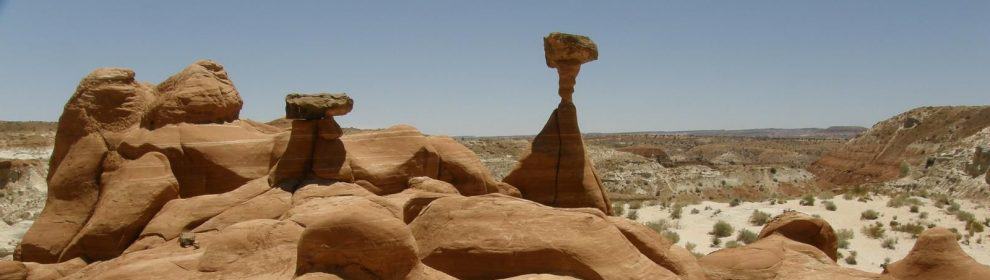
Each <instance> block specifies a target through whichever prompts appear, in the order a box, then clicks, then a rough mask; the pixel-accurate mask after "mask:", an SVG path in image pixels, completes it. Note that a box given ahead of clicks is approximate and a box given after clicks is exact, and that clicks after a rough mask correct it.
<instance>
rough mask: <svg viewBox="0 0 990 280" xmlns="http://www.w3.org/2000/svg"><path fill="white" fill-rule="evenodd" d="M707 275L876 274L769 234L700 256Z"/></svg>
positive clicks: (832, 277)
mask: <svg viewBox="0 0 990 280" xmlns="http://www.w3.org/2000/svg"><path fill="white" fill-rule="evenodd" d="M699 262H700V263H701V267H702V269H704V271H705V274H706V275H707V277H708V279H711V280H719V279H733V280H736V279H823V280H826V279H827V280H845V279H850V280H853V279H876V278H877V277H879V275H877V274H873V273H867V272H863V271H859V270H855V269H850V268H843V267H840V266H839V265H838V264H836V263H835V261H833V260H832V259H831V258H829V256H827V255H825V253H822V251H821V250H818V248H815V247H814V246H811V245H808V244H805V243H801V242H797V241H793V240H790V239H787V237H784V236H783V235H781V234H774V235H770V236H768V237H766V238H763V239H760V240H757V241H756V242H754V243H752V244H749V245H746V246H743V247H737V248H727V249H721V250H718V251H715V252H713V253H711V254H708V255H706V256H704V257H701V259H700V260H699Z"/></svg>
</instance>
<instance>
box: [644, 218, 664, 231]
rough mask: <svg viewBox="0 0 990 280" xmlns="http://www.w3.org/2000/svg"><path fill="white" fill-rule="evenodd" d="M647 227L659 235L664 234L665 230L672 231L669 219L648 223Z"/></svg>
mask: <svg viewBox="0 0 990 280" xmlns="http://www.w3.org/2000/svg"><path fill="white" fill-rule="evenodd" d="M646 227H648V228H650V229H652V230H653V231H655V232H657V233H663V232H664V231H665V230H667V229H670V221H667V219H660V220H657V221H656V222H647V223H646Z"/></svg>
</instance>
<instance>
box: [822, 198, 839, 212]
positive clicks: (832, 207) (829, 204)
mask: <svg viewBox="0 0 990 280" xmlns="http://www.w3.org/2000/svg"><path fill="white" fill-rule="evenodd" d="M822 204H823V205H825V210H828V211H835V210H836V209H838V207H835V202H832V201H828V200H826V201H822Z"/></svg>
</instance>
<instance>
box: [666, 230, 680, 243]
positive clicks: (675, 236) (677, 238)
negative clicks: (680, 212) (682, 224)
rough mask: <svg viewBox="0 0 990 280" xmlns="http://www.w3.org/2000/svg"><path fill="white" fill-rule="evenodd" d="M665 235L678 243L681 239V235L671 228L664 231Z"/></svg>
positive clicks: (671, 241) (672, 241)
mask: <svg viewBox="0 0 990 280" xmlns="http://www.w3.org/2000/svg"><path fill="white" fill-rule="evenodd" d="M663 237H664V238H667V240H670V243H677V242H679V241H681V235H679V234H677V233H676V232H673V231H669V230H666V231H664V232H663Z"/></svg>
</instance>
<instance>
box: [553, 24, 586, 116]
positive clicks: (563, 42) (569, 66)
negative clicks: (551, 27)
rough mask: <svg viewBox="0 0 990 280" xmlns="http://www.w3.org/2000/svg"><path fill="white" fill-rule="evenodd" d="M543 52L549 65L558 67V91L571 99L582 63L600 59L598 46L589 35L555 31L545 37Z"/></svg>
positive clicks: (561, 95)
mask: <svg viewBox="0 0 990 280" xmlns="http://www.w3.org/2000/svg"><path fill="white" fill-rule="evenodd" d="M543 52H544V55H545V57H546V59H547V66H548V67H550V68H556V69H557V75H558V77H559V79H560V88H559V89H558V91H557V93H558V94H559V95H560V98H562V99H563V100H566V101H570V100H571V95H572V94H573V93H574V84H575V83H576V82H577V75H578V72H580V71H581V64H584V63H586V62H590V61H594V60H597V59H598V46H597V45H595V42H592V41H591V39H590V38H588V37H587V36H581V35H573V34H567V33H559V32H553V33H550V35H548V36H547V37H543Z"/></svg>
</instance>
